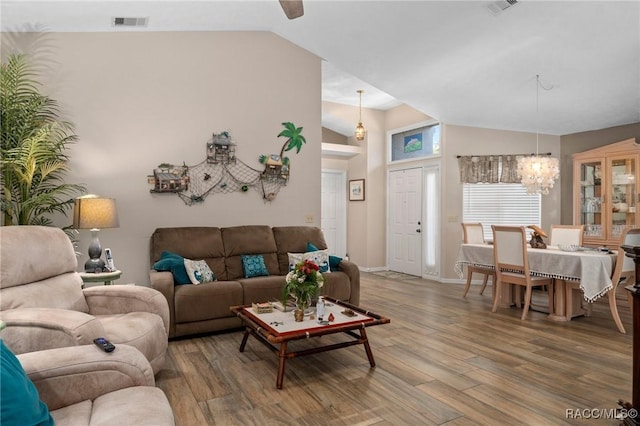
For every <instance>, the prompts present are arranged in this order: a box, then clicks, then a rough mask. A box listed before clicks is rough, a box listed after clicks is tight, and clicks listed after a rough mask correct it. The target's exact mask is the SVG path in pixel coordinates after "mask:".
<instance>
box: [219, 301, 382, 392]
mask: <svg viewBox="0 0 640 426" xmlns="http://www.w3.org/2000/svg"><path fill="white" fill-rule="evenodd" d="M323 298H324V300H325V303H326V306H325V316H324V318H325V319H327V318H328V317H329V314H331V313H332V314H333V316H334V321H332V322H330V323H329V324H326V325H324V324H319V323H318V320H317V318H315V319H313V320H311V319H309V317H308V316H305V318H304V321H302V322H296V321H295V320H294V318H293V312H282V311H278V310H276V309H274V310H273V312H270V313H263V314H257V313H255V312H254V311H253V309H252V307H251V306H232V307H231V308H230V309H231V311H233V312H234V313H235V314H236V315H237V316H238V318H240V319H241V320H242V323H243V324H244V326H245V332H244V336H243V337H242V343H240V352H244V348H245V346H246V344H247V339H248V338H249V335H252V336H254V337H255V338H256V339H257V340H258V341H259V342H261V343H262V344H264V345H265V346H266V347H268V348H269V349H271V350H272V351H273V352H274V353H276V354H278V357H279V358H280V363H279V365H278V377H277V379H276V387H277V388H278V389H282V382H283V380H284V367H285V362H286V360H287V359H289V358H295V357H298V356H304V355H312V354H317V353H320V352H326V351H331V350H334V349H340V348H346V347H348V346H353V345H364V349H365V351H366V353H367V358H368V359H369V365H371V367H375V366H376V362H375V361H374V359H373V353H372V352H371V347H370V346H369V339H367V333H366V332H365V328H366V327H371V326H374V325H378V324H388V323H389V322H390V321H391V320H390V319H389V318H385V317H383V316H380V315H378V314H375V313H373V312H370V311H367V310H364V309H362V308H359V307H357V306H354V305H351V304H349V303H346V302H341V301H338V300H336V299H334V298H332V297H326V296H325V297H323ZM348 309H350V310H351V311H353V313H354V315H353V316H347V315H345V314H344V313H343V312H345V311H346V310H348ZM337 333H344V334H346V335H347V336H349V339H348V340H347V341H344V342H340V343H334V344H328V345H320V346H314V347H312V348H309V349H304V350H298V351H289V350H288V343H289V342H291V341H294V340H301V339H310V338H312V337H319V336H326V335H328V334H337Z"/></svg>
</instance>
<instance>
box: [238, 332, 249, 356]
mask: <svg viewBox="0 0 640 426" xmlns="http://www.w3.org/2000/svg"><path fill="white" fill-rule="evenodd" d="M248 338H249V330H245V331H244V336H242V343H240V352H244V347H245V346H246V345H247V339H248Z"/></svg>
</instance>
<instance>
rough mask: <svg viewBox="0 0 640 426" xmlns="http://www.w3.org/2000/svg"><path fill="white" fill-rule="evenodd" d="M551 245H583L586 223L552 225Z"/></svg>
mask: <svg viewBox="0 0 640 426" xmlns="http://www.w3.org/2000/svg"><path fill="white" fill-rule="evenodd" d="M550 234H551V235H550V236H549V245H550V246H556V247H557V246H560V245H577V246H581V245H582V237H583V235H584V225H551V232H550Z"/></svg>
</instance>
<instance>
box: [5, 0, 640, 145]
mask: <svg viewBox="0 0 640 426" xmlns="http://www.w3.org/2000/svg"><path fill="white" fill-rule="evenodd" d="M509 3H514V4H513V5H511V6H510V7H506V6H508V5H509ZM0 7H1V10H0V13H1V21H0V25H1V26H2V31H17V30H24V29H29V28H30V29H34V28H37V29H45V30H49V31H107V32H108V31H272V32H274V33H276V34H278V35H280V36H281V37H283V38H285V39H287V40H289V41H291V42H292V43H294V44H296V45H298V46H300V47H302V48H304V49H306V50H308V51H310V52H312V53H314V54H316V55H318V56H319V57H321V58H322V59H324V60H325V63H324V64H323V100H327V101H331V102H337V103H345V104H350V105H357V104H358V95H357V93H356V90H358V89H364V90H365V92H364V95H363V107H365V108H377V109H387V108H389V107H392V106H395V105H398V104H399V103H405V104H407V105H410V106H411V107H413V108H415V109H417V110H419V111H422V112H423V113H425V114H427V115H430V116H432V117H434V118H437V119H439V120H441V121H443V122H446V123H450V124H459V125H467V126H476V127H485V128H494V129H507V130H520V131H528V132H535V131H536V130H539V131H540V132H541V133H548V134H555V135H563V134H569V133H575V132H581V131H587V130H595V129H601V128H606V127H611V126H616V125H623V124H629V123H637V122H640V2H639V1H618V2H617V1H534V0H531V1H526V0H522V1H518V2H515V1H514V0H509V2H507V1H504V0H500V1H497V2H496V1H490V2H489V1H417V0H414V1H383V0H374V1H370V0H340V1H330V0H305V2H304V16H302V17H301V18H298V19H295V20H288V19H287V18H286V17H285V15H284V13H283V11H282V9H281V8H280V5H279V3H278V1H276V0H258V1H206V0H200V1H126V2H125V1H114V0H110V1H99V0H95V1H94V0H85V1H57V0H49V1H30V0H19V1H7V0H4V1H2V3H1V6H0ZM505 7H506V8H505ZM503 8H505V9H504V10H502V9H503ZM496 11H499V12H497V13H496ZM113 17H148V24H147V26H146V27H141V28H135V27H134V28H130V27H127V28H125V29H122V28H115V27H114V26H113V25H112V20H113ZM537 74H539V75H540V80H541V83H542V84H541V85H542V86H543V87H541V88H540V89H539V90H537V89H536V75H537ZM547 89H549V90H547ZM537 92H538V93H539V102H538V103H537V101H536V96H537ZM536 105H538V106H539V107H538V108H536ZM536 110H537V112H536ZM323 124H324V125H325V126H326V127H329V128H332V130H335V131H338V132H342V133H346V132H351V131H352V127H353V124H354V123H342V124H341V123H336V122H333V123H323Z"/></svg>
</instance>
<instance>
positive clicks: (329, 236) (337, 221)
mask: <svg viewBox="0 0 640 426" xmlns="http://www.w3.org/2000/svg"><path fill="white" fill-rule="evenodd" d="M321 186H322V188H321V193H322V195H321V200H320V202H321V215H322V216H321V218H320V228H322V233H323V234H324V239H325V241H326V242H327V246H328V247H329V252H330V253H331V254H335V255H336V256H340V257H344V256H345V255H346V252H347V206H346V198H347V174H346V172H344V171H340V170H338V171H332V170H323V171H322V183H321Z"/></svg>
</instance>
